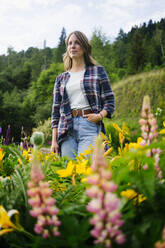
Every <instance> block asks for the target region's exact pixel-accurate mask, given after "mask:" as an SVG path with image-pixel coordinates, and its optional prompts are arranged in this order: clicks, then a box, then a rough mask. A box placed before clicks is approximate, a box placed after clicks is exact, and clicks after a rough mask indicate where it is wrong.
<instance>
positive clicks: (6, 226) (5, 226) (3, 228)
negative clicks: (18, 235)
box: [0, 206, 23, 236]
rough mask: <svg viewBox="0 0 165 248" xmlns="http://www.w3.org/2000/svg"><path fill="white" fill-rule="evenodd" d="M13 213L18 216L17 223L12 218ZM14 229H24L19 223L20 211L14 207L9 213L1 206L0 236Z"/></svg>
mask: <svg viewBox="0 0 165 248" xmlns="http://www.w3.org/2000/svg"><path fill="white" fill-rule="evenodd" d="M12 215H15V216H16V224H14V223H13V222H12V221H11V220H10V217H11V216H12ZM14 230H17V231H22V230H23V227H22V226H21V225H20V224H19V212H18V211H17V210H15V209H12V210H10V211H9V212H8V213H7V212H6V210H5V209H4V207H3V206H0V236H2V235H3V234H5V233H8V232H12V231H14Z"/></svg>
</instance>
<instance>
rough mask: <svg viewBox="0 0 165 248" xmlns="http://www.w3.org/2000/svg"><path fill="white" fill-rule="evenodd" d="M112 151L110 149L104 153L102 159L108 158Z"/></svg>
mask: <svg viewBox="0 0 165 248" xmlns="http://www.w3.org/2000/svg"><path fill="white" fill-rule="evenodd" d="M112 151H113V147H110V148H109V149H108V150H107V151H106V152H105V153H104V157H106V156H108V155H109V154H110V153H111V152H112Z"/></svg>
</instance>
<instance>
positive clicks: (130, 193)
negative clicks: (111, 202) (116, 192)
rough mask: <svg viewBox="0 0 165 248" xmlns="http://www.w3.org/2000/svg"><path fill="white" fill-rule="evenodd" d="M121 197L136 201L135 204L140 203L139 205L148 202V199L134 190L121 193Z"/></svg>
mask: <svg viewBox="0 0 165 248" xmlns="http://www.w3.org/2000/svg"><path fill="white" fill-rule="evenodd" d="M120 195H121V196H124V197H125V198H126V199H127V200H131V199H134V202H136V201H138V203H141V202H143V201H145V200H146V197H145V196H143V195H142V194H138V193H137V192H136V191H134V190H133V189H127V190H125V191H122V192H121V193H120Z"/></svg>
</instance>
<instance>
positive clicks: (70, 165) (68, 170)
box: [56, 160, 75, 177]
mask: <svg viewBox="0 0 165 248" xmlns="http://www.w3.org/2000/svg"><path fill="white" fill-rule="evenodd" d="M74 168H75V164H74V163H73V161H72V160H70V161H69V163H68V164H67V167H66V169H62V170H57V171H56V173H57V174H58V175H59V177H69V176H71V175H72V173H73V170H74Z"/></svg>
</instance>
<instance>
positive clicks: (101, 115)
mask: <svg viewBox="0 0 165 248" xmlns="http://www.w3.org/2000/svg"><path fill="white" fill-rule="evenodd" d="M99 115H100V117H101V121H102V120H103V118H104V116H103V114H102V113H101V112H100V113H99Z"/></svg>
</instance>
